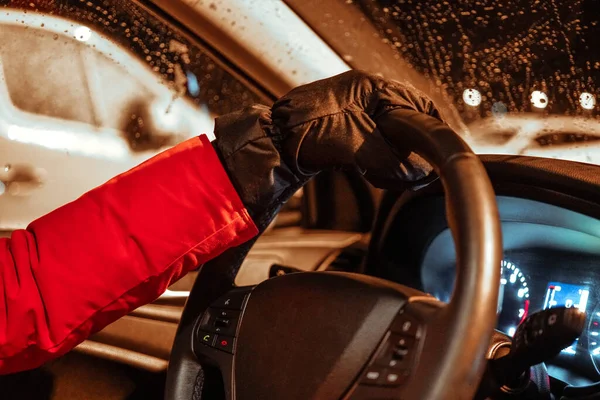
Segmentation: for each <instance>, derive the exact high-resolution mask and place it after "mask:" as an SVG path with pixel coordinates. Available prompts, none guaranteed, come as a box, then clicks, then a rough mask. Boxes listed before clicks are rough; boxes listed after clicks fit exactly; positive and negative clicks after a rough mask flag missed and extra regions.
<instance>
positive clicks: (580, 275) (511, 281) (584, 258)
mask: <svg viewBox="0 0 600 400" xmlns="http://www.w3.org/2000/svg"><path fill="white" fill-rule="evenodd" d="M497 201H498V207H499V211H500V217H501V222H502V233H503V245H504V258H503V260H502V263H501V265H499V266H498V268H499V269H500V270H501V281H500V282H499V287H500V295H499V301H498V305H497V310H498V322H497V326H496V328H497V329H498V330H499V331H501V332H503V333H505V334H508V335H510V336H512V335H513V334H514V332H515V330H516V328H517V326H518V325H519V323H520V322H521V321H522V320H524V319H525V318H526V317H527V316H528V315H530V314H531V313H534V312H536V311H539V310H543V309H547V308H552V307H557V306H566V307H574V308H578V309H580V310H581V311H584V312H586V314H587V322H586V330H585V332H584V333H583V335H582V336H581V337H580V338H579V339H578V340H576V341H575V342H574V343H573V344H571V346H569V347H568V348H566V349H564V350H563V351H562V352H561V353H560V354H559V355H558V356H557V357H556V358H555V359H554V360H552V361H551V363H549V364H551V365H553V366H556V367H558V368H560V370H562V371H565V372H568V373H569V374H570V375H571V376H573V375H574V376H575V377H577V378H579V377H581V378H582V379H583V382H585V383H590V382H594V381H598V380H600V220H598V219H596V218H592V217H590V216H587V215H584V214H581V213H577V212H574V211H571V210H569V209H566V208H562V207H558V206H555V205H551V204H547V203H544V202H541V201H536V200H530V199H524V198H519V197H515V196H497ZM379 256H380V257H379V263H380V265H383V268H382V270H381V271H380V273H379V274H378V275H380V276H383V277H384V278H387V279H391V280H394V281H396V282H399V283H402V284H405V285H407V286H412V287H416V288H419V289H421V290H423V291H425V292H427V293H430V294H432V295H433V296H435V297H436V298H438V299H440V300H442V301H449V299H450V296H451V294H452V290H453V286H454V280H455V265H456V254H455V250H454V242H453V240H452V236H451V233H450V231H449V229H448V227H447V225H446V221H445V213H444V198H443V196H441V195H439V196H425V197H420V198H419V199H418V201H413V202H408V203H406V204H403V205H402V207H401V209H400V211H398V213H397V214H396V215H395V217H394V218H393V219H392V220H391V221H390V222H389V224H388V226H387V227H386V229H385V235H384V238H383V240H382V241H381V248H380V249H379ZM572 380H573V379H571V381H572ZM576 380H577V379H576ZM570 383H573V382H570Z"/></svg>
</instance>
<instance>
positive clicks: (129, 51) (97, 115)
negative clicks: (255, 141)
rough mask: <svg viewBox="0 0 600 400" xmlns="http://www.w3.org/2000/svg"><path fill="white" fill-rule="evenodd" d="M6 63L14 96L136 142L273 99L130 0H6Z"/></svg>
mask: <svg viewBox="0 0 600 400" xmlns="http://www.w3.org/2000/svg"><path fill="white" fill-rule="evenodd" d="M0 4H2V5H3V6H4V7H3V10H2V11H3V12H2V13H1V14H2V16H1V17H0V24H1V25H2V27H1V29H0V40H1V43H2V46H1V50H0V57H1V59H0V62H1V63H2V64H1V65H2V70H3V74H4V78H5V84H6V89H7V90H8V91H9V94H10V99H11V101H12V104H13V105H14V106H15V107H16V108H17V109H19V110H22V111H26V112H28V113H31V114H35V115H42V116H49V117H53V118H58V119H61V120H64V121H66V122H71V121H75V122H81V123H85V124H87V125H89V126H90V129H91V128H92V127H95V128H100V129H115V130H117V131H118V133H120V134H121V135H124V136H125V138H126V140H127V141H128V144H129V145H130V147H131V150H132V151H144V150H149V149H152V150H157V149H158V148H160V147H162V146H164V145H171V144H174V142H176V141H179V140H181V139H184V138H186V137H191V136H193V135H196V134H197V133H199V131H198V129H199V128H201V129H202V130H203V131H206V132H207V133H210V132H211V131H212V121H213V118H214V117H215V116H217V115H220V114H223V113H227V112H230V111H232V110H236V109H239V108H242V107H244V106H247V105H249V104H252V103H256V102H265V99H263V98H260V97H259V96H258V95H257V94H255V93H254V92H253V91H252V90H250V89H249V88H247V87H245V86H244V85H243V84H242V83H241V82H239V81H238V80H237V79H235V78H234V77H233V76H231V75H230V74H229V73H228V72H226V71H225V70H224V69H223V68H221V67H219V65H217V63H216V62H215V61H214V60H213V59H212V58H211V56H210V55H209V54H207V53H206V52H205V51H203V50H202V49H201V48H199V47H198V46H197V45H195V44H194V43H191V42H190V41H188V40H186V39H185V38H184V37H183V36H181V35H180V34H179V33H177V32H175V31H174V30H172V29H171V28H170V27H169V26H167V25H166V24H164V23H163V22H162V21H160V20H159V19H157V18H155V17H153V16H152V15H151V14H149V13H147V12H146V11H144V10H143V9H142V8H141V7H139V6H138V5H136V4H135V2H131V1H123V0H115V1H106V0H105V1H100V0H91V1H88V0H85V1H84V0H53V1H48V0H37V1H35V0H34V1H22V0H11V1H2V2H1V3H0Z"/></svg>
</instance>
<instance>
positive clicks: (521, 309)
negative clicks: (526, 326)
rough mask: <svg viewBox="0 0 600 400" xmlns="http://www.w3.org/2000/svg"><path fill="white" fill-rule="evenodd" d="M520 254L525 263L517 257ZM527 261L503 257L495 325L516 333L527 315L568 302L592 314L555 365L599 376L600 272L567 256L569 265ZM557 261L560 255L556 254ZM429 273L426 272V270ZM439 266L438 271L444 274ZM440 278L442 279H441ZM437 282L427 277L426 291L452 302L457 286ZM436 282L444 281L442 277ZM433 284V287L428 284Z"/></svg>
mask: <svg viewBox="0 0 600 400" xmlns="http://www.w3.org/2000/svg"><path fill="white" fill-rule="evenodd" d="M517 258H520V259H521V262H519V261H517V260H516V259H517ZM527 259H529V260H532V259H535V257H532V256H529V257H515V259H513V258H508V257H507V258H505V259H504V260H502V262H501V265H500V269H501V279H500V291H499V297H498V308H497V310H498V322H497V326H496V329H497V330H499V331H501V332H503V333H505V334H507V335H509V336H513V335H514V334H515V331H516V329H517V327H518V326H519V324H520V323H521V322H523V321H524V320H525V318H527V316H529V315H531V314H532V313H534V312H536V311H540V310H546V309H549V308H553V307H560V306H564V307H567V308H577V309H579V310H580V311H581V312H585V313H586V315H587V323H586V325H587V328H586V330H585V331H584V333H583V334H582V335H581V337H580V338H579V339H577V340H576V341H575V342H573V343H572V344H571V346H569V347H567V348H565V349H564V350H563V351H562V352H561V353H560V355H559V356H558V357H557V358H556V360H555V362H556V364H559V365H560V364H562V365H564V366H567V367H569V368H571V367H573V368H576V369H578V370H580V371H581V372H584V373H585V374H586V375H588V376H591V375H594V376H595V377H596V378H597V377H598V376H600V275H599V273H598V271H597V270H596V268H590V267H589V265H588V266H582V265H579V267H573V265H574V261H575V260H571V261H570V262H569V261H567V260H565V261H563V262H565V263H567V264H559V265H558V266H557V265H556V264H555V265H554V266H552V267H549V266H548V264H546V265H540V263H539V260H538V261H537V262H532V263H531V265H530V266H529V268H528V265H527V263H524V262H523V261H527ZM556 259H557V260H559V259H561V257H560V256H556ZM425 273H426V271H425ZM439 273H440V270H438V271H437V272H436V275H438V277H439ZM436 280H437V279H436ZM436 280H431V279H425V280H424V282H425V286H426V287H424V289H425V290H426V291H427V292H429V293H432V294H434V295H435V296H436V297H438V298H439V299H440V300H443V301H448V300H449V296H450V293H451V289H452V287H442V286H446V285H443V284H438V285H431V283H432V282H435V281H436ZM437 282H441V281H439V280H437ZM428 285H429V287H427V286H428Z"/></svg>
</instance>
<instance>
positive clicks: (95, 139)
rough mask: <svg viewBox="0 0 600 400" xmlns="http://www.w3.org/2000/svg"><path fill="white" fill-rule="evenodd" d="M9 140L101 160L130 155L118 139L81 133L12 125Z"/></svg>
mask: <svg viewBox="0 0 600 400" xmlns="http://www.w3.org/2000/svg"><path fill="white" fill-rule="evenodd" d="M8 138H9V139H10V140H14V141H16V142H20V143H29V144H35V145H38V146H42V147H46V148H48V149H53V150H66V151H71V152H73V153H79V154H84V155H89V156H96V157H101V158H112V159H114V158H125V157H127V155H128V150H127V147H126V145H125V144H124V143H123V144H121V142H120V141H118V139H116V140H110V139H108V138H106V137H105V138H101V137H99V136H95V135H94V136H90V135H84V134H82V133H81V132H65V131H58V130H54V131H51V130H46V129H35V128H27V127H23V126H17V125H10V126H9V127H8Z"/></svg>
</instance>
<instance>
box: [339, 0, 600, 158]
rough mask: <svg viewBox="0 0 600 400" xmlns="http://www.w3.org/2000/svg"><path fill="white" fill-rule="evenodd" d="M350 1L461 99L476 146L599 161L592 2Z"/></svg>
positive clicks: (599, 32)
mask: <svg viewBox="0 0 600 400" xmlns="http://www.w3.org/2000/svg"><path fill="white" fill-rule="evenodd" d="M346 3H348V4H349V5H351V6H352V7H357V8H358V9H359V10H360V11H361V13H363V15H364V16H365V18H366V19H367V20H368V21H369V22H370V23H371V24H372V25H374V27H375V28H376V29H377V31H378V33H379V36H380V38H381V40H383V41H384V43H386V44H388V45H389V46H390V47H392V48H393V49H394V51H396V52H398V53H399V54H400V56H401V57H402V58H403V59H404V60H406V61H407V62H408V63H409V65H410V66H411V67H412V68H413V69H415V70H416V71H417V72H419V73H420V74H422V75H423V76H424V77H425V78H427V79H428V80H430V81H431V83H432V84H433V86H434V90H435V91H436V92H438V93H443V94H444V96H446V97H447V99H448V100H449V102H451V103H453V104H454V105H455V107H456V110H457V111H458V113H459V114H460V116H461V118H462V120H463V121H464V122H465V123H466V124H467V127H468V132H466V133H465V135H466V138H467V140H468V141H469V143H470V144H471V146H472V147H474V149H475V150H476V151H478V152H480V153H506V154H528V155H539V156H544V157H558V158H565V159H571V160H576V161H584V162H591V163H597V164H598V163H600V150H599V149H600V127H599V125H598V122H599V121H598V104H597V99H598V96H599V92H598V83H599V82H598V79H599V78H600V52H599V51H598V50H597V49H598V47H599V45H600V26H599V24H598V21H597V11H596V7H597V3H596V2H594V1H566V2H559V1H521V0H506V1H502V2H497V1H486V0H482V1H476V2H472V1H456V2H455V1H439V0H436V1H429V0H348V1H347V2H346Z"/></svg>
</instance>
